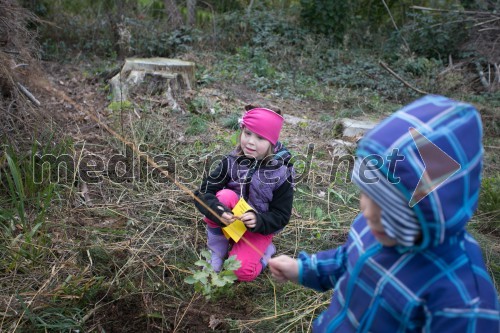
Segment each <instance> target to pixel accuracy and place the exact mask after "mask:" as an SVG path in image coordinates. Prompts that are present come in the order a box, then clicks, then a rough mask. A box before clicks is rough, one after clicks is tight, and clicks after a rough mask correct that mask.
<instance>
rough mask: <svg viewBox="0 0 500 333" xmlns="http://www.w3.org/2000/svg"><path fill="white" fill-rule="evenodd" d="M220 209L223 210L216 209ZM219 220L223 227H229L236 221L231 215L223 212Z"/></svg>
mask: <svg viewBox="0 0 500 333" xmlns="http://www.w3.org/2000/svg"><path fill="white" fill-rule="evenodd" d="M218 208H220V209H224V208H222V207H218ZM220 220H221V221H222V223H223V224H224V225H229V224H231V223H233V222H234V221H236V217H234V215H233V214H231V213H228V212H224V213H222V215H221V216H220Z"/></svg>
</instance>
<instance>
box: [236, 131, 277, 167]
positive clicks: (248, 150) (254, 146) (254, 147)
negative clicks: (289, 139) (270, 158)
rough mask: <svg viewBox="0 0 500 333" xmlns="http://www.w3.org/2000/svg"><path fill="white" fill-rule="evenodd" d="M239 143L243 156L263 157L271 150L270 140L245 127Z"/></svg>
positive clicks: (258, 158) (260, 158) (259, 158)
mask: <svg viewBox="0 0 500 333" xmlns="http://www.w3.org/2000/svg"><path fill="white" fill-rule="evenodd" d="M240 145H241V149H242V150H243V154H245V156H247V157H253V158H255V159H257V160H262V159H263V158H265V157H266V156H267V155H268V154H269V152H270V150H271V142H269V141H267V140H266V139H264V138H263V137H261V136H260V135H258V134H255V133H254V132H252V131H250V130H249V129H248V128H246V127H245V128H243V130H242V132H241V139H240Z"/></svg>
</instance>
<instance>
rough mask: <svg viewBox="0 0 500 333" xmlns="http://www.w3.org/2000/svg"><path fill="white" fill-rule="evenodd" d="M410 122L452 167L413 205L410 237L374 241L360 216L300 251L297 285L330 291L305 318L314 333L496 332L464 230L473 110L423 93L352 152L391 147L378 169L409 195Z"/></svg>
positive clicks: (485, 280) (477, 166) (495, 312)
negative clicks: (332, 244)
mask: <svg viewBox="0 0 500 333" xmlns="http://www.w3.org/2000/svg"><path fill="white" fill-rule="evenodd" d="M409 128H415V129H416V130H418V131H419V132H420V133H421V134H422V135H423V136H424V137H425V138H427V139H428V140H430V141H431V142H432V143H433V144H434V145H436V146H437V147H439V148H440V149H441V150H442V151H443V152H445V153H446V154H447V155H448V156H449V157H451V158H452V159H453V160H454V161H456V162H458V163H459V164H460V170H458V171H456V172H455V173H453V175H452V176H451V177H450V178H448V179H447V180H446V181H445V182H444V183H442V184H440V185H439V186H437V188H435V189H434V190H433V191H432V192H430V193H429V194H428V195H427V196H425V197H424V198H422V199H421V200H420V201H418V203H416V204H415V205H412V207H411V210H412V212H413V213H414V215H413V216H415V217H416V219H417V221H416V222H415V223H416V224H417V225H418V226H419V228H420V232H421V237H420V238H419V239H418V240H417V241H415V243H414V244H413V245H410V246H402V245H396V246H394V247H385V246H382V245H381V244H380V243H379V242H378V241H377V240H376V239H375V238H374V236H373V235H372V233H371V232H370V229H369V227H368V226H367V223H366V220H365V219H364V217H363V216H362V215H361V214H360V215H358V216H357V217H356V219H355V220H354V222H353V224H352V226H351V230H350V232H349V236H348V240H347V241H346V243H345V244H344V245H343V246H340V247H338V248H337V249H332V250H328V251H324V252H319V253H317V254H313V255H309V254H307V253H304V252H302V253H300V255H299V258H298V263H299V283H300V284H302V285H304V286H307V287H310V288H313V289H316V290H320V291H326V290H329V289H332V288H333V289H334V293H333V297H332V302H331V304H330V305H329V307H328V308H327V309H326V310H325V311H324V312H323V313H322V314H321V315H320V316H319V317H318V318H317V319H316V320H315V321H314V329H313V330H314V331H315V332H381V333H396V332H439V333H441V332H499V331H500V313H499V303H498V293H497V291H496V290H495V288H494V286H493V284H492V281H491V279H490V276H489V275H488V272H487V270H486V267H485V264H484V261H483V258H482V254H481V249H480V247H479V246H478V244H477V242H476V241H475V240H474V238H473V237H472V236H471V235H470V234H469V233H468V232H467V231H466V224H467V222H468V221H469V219H470V218H471V216H472V215H473V213H474V211H475V209H476V207H477V201H478V195H479V190H480V184H481V167H482V155H483V148H482V144H481V139H482V126H481V120H480V117H479V115H478V113H477V111H476V110H475V109H474V108H473V107H472V106H470V105H468V104H464V103H460V102H457V101H453V100H450V99H447V98H445V97H441V96H426V97H424V98H422V99H419V100H417V101H415V102H413V103H412V104H410V105H408V106H406V107H404V108H403V109H401V110H400V111H398V112H396V113H394V114H393V115H392V116H390V117H388V118H387V119H385V120H384V121H383V122H382V123H380V124H379V125H378V126H377V127H376V128H374V129H373V130H372V131H370V132H369V133H367V135H365V137H364V138H363V139H362V140H361V141H360V143H359V145H358V150H357V157H358V159H363V158H366V157H368V156H373V155H374V154H376V155H379V156H388V155H390V154H391V153H390V152H391V151H392V150H393V149H394V148H396V149H398V151H399V154H400V155H402V156H404V160H402V161H399V162H398V163H397V164H396V165H395V167H394V169H393V170H390V163H389V161H387V159H384V162H383V164H381V165H378V171H379V172H380V173H381V174H383V175H387V177H389V178H390V179H389V180H391V184H392V186H395V187H396V188H397V191H398V193H399V195H400V196H401V197H402V198H404V199H405V202H408V203H409V202H410V199H411V197H412V194H413V192H414V191H415V189H416V188H417V184H418V182H419V180H420V177H421V176H422V174H423V172H424V169H425V163H424V161H423V160H422V157H421V155H420V153H419V151H418V148H417V145H416V143H415V141H414V140H413V138H412V135H411V134H410V131H409ZM389 171H390V172H389ZM397 180H399V182H398V181H397ZM374 186H377V185H376V184H375V185H374ZM371 197H372V199H373V200H375V201H376V202H377V203H378V204H379V203H380V201H379V200H377V198H376V197H373V195H372V196H371ZM379 206H381V208H382V214H383V211H384V206H383V204H379Z"/></svg>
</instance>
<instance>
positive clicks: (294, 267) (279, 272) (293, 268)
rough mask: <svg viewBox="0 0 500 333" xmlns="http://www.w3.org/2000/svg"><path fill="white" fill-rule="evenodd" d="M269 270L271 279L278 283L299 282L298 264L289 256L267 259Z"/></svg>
mask: <svg viewBox="0 0 500 333" xmlns="http://www.w3.org/2000/svg"><path fill="white" fill-rule="evenodd" d="M269 269H270V270H271V274H272V276H273V278H275V279H276V280H277V281H279V282H287V281H292V282H294V283H297V282H298V280H299V263H298V262H297V259H293V258H291V257H289V256H285V255H280V256H278V257H275V258H271V259H269Z"/></svg>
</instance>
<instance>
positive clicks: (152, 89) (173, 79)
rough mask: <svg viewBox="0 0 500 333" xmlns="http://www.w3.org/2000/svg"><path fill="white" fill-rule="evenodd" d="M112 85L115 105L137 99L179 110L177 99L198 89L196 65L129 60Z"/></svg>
mask: <svg viewBox="0 0 500 333" xmlns="http://www.w3.org/2000/svg"><path fill="white" fill-rule="evenodd" d="M110 84H111V89H112V95H113V101H114V102H123V101H131V100H133V99H134V98H135V97H136V96H138V97H139V98H142V99H144V98H151V99H152V100H159V101H160V102H164V103H165V102H166V103H168V104H169V105H170V107H172V108H173V109H179V105H178V103H177V101H176V100H177V97H178V96H180V95H181V94H183V93H184V92H186V91H189V90H192V89H194V88H195V85H196V79H195V63H193V62H190V61H184V60H179V59H169V58H130V59H126V60H125V64H124V65H123V67H122V69H121V71H120V72H119V73H118V74H117V75H115V76H114V77H113V78H112V79H111V80H110Z"/></svg>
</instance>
